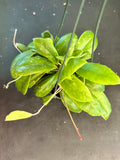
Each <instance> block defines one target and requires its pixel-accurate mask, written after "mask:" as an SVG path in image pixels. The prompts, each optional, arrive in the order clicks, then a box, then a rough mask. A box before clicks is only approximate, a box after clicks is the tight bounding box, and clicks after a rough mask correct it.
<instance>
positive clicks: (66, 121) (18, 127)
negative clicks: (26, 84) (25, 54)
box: [0, 0, 120, 160]
mask: <svg viewBox="0 0 120 160" xmlns="http://www.w3.org/2000/svg"><path fill="white" fill-rule="evenodd" d="M64 2H65V0H59V1H58V0H51V1H49V0H46V1H44V0H34V1H28V0H20V1H16V0H11V1H9V0H0V160H83V159H84V160H119V159H120V153H119V150H120V86H107V87H106V94H107V96H108V98H109V100H110V102H111V105H112V114H111V116H110V118H109V119H108V120H107V121H104V120H103V119H102V118H100V117H91V116H89V115H88V114H86V113H83V112H82V113H81V114H72V115H73V118H74V120H75V122H76V124H77V126H78V128H79V131H80V133H81V135H82V138H83V140H82V141H80V140H79V138H78V136H77V134H76V132H75V130H74V127H73V125H72V123H71V120H70V118H69V116H68V114H67V111H66V110H65V108H64V106H63V104H62V103H61V102H60V101H59V100H53V101H52V102H51V103H50V104H49V105H48V106H46V108H44V109H43V110H42V112H41V114H40V115H38V116H36V117H33V118H30V119H27V120H21V121H15V122H4V118H5V116H6V115H7V114H8V113H9V112H11V111H13V110H15V109H21V110H26V111H29V112H35V111H36V110H37V109H38V108H39V107H40V106H41V105H42V101H41V99H40V98H37V97H35V96H34V94H33V92H32V90H30V91H29V92H28V94H27V95H26V96H23V95H22V94H21V93H19V92H18V91H17V90H16V88H15V86H14V84H12V85H11V86H10V87H9V89H8V90H6V89H3V87H2V86H3V84H5V83H7V82H8V81H9V80H11V76H10V71H9V69H10V65H11V62H12V60H13V58H14V57H15V56H16V55H17V54H18V53H17V51H16V50H15V49H14V47H13V45H12V38H13V34H14V29H15V28H17V29H18V33H17V37H16V40H17V42H23V43H25V44H27V43H29V42H30V41H31V39H32V38H33V37H36V36H39V35H40V33H41V32H42V31H44V30H45V29H49V30H50V31H51V32H52V33H53V34H54V35H55V34H56V33H57V27H58V25H59V23H60V18H61V16H62V13H63V9H64V6H63V3H64ZM79 3H80V2H79V0H75V1H72V2H71V5H70V7H69V11H68V15H67V17H66V22H65V25H64V27H63V30H62V33H63V34H64V33H68V32H71V31H72V27H73V22H74V21H75V16H76V14H77V9H78V8H79V5H78V4H79ZM100 5H101V1H99V0H96V1H92V0H86V5H85V8H84V11H83V15H82V17H81V19H80V22H79V26H78V28H77V31H76V33H77V34H78V35H80V34H81V33H82V32H83V31H84V30H86V29H90V30H93V31H94V26H95V22H96V17H97V14H98V11H99V8H100ZM33 12H36V14H35V15H33V14H34V13H33ZM119 26H120V1H119V0H116V1H114V0H109V1H108V4H107V6H106V9H105V12H104V16H103V19H102V21H101V25H100V30H99V33H98V40H99V47H98V49H97V51H96V55H95V62H100V63H102V64H106V65H107V66H109V67H111V68H112V69H113V70H114V71H115V72H117V73H118V75H120V45H119V43H120V31H119V28H120V27H119Z"/></svg>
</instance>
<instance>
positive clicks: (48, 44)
mask: <svg viewBox="0 0 120 160" xmlns="http://www.w3.org/2000/svg"><path fill="white" fill-rule="evenodd" d="M33 42H34V45H35V47H36V49H37V50H38V52H39V54H40V55H42V56H44V57H46V58H48V59H49V60H50V61H51V62H53V63H55V64H57V63H58V60H57V58H56V56H58V53H57V50H56V49H55V47H54V45H53V41H52V40H51V39H50V38H45V39H44V38H34V39H33Z"/></svg>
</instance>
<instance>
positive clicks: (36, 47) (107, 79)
mask: <svg viewBox="0 0 120 160" xmlns="http://www.w3.org/2000/svg"><path fill="white" fill-rule="evenodd" d="M71 37H72V38H71ZM93 42H94V45H93ZM97 45H98V39H97V38H96V37H95V35H94V33H93V32H92V31H90V30H87V31H85V32H83V33H82V34H81V36H79V37H78V36H77V35H76V34H75V33H74V32H73V33H67V34H65V35H63V36H62V37H58V36H57V38H54V37H53V35H52V34H51V33H50V32H49V31H48V30H47V31H44V32H43V33H41V36H40V37H36V38H33V41H32V42H31V43H29V44H28V45H27V46H25V45H24V44H21V43H17V44H16V48H17V49H18V50H19V52H20V53H19V54H18V55H17V56H16V57H15V59H14V60H13V62H12V65H11V76H12V77H13V78H14V79H15V80H13V81H15V84H16V88H17V89H18V90H19V91H20V92H21V93H22V94H23V95H25V94H26V93H27V91H28V89H29V88H31V87H34V94H35V96H37V97H41V98H42V100H43V106H42V107H41V108H40V109H39V110H38V111H37V112H36V113H29V112H26V111H20V110H16V111H13V112H11V113H10V114H9V115H7V116H6V118H5V121H13V120H19V119H25V118H29V117H32V116H35V115H37V114H39V113H40V111H41V110H42V108H43V107H45V106H47V105H48V103H49V102H50V101H51V100H52V99H53V98H59V99H60V100H61V101H62V103H63V105H64V106H65V107H66V109H67V111H68V113H69V115H70V118H71V120H72V122H73V124H74V126H75V128H76V131H77V132H78V130H77V127H76V125H75V123H74V121H73V118H72V116H71V114H70V111H71V112H75V113H81V112H82V111H83V112H86V113H88V114H89V115H91V116H101V117H102V118H104V119H105V120H107V119H108V117H109V116H110V113H111V104H110V102H109V100H108V98H107V96H106V95H105V93H104V91H105V85H117V84H120V77H119V76H118V75H117V74H116V73H115V72H113V71H112V70H111V69H110V68H109V67H107V66H105V65H102V64H99V63H93V62H91V61H90V59H91V58H92V52H93V51H94V52H95V50H96V48H97ZM66 53H67V56H66ZM8 85H9V83H8ZM7 87H8V86H7ZM78 135H79V132H78Z"/></svg>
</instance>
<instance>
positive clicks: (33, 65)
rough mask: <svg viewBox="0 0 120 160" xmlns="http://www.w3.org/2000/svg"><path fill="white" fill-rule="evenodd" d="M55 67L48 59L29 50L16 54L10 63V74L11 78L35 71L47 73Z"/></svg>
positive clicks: (34, 72)
mask: <svg viewBox="0 0 120 160" xmlns="http://www.w3.org/2000/svg"><path fill="white" fill-rule="evenodd" d="M56 68H57V67H56V66H55V65H54V64H52V63H51V62H50V61H49V60H47V59H46V58H43V57H41V56H39V55H35V52H32V51H31V50H29V51H26V52H23V53H22V54H19V55H17V56H16V58H15V59H14V60H13V62H12V65H11V74H12V77H13V78H17V77H19V76H27V75H31V74H36V73H39V74H43V73H47V72H49V71H51V70H53V69H56Z"/></svg>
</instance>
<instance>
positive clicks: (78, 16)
mask: <svg viewBox="0 0 120 160" xmlns="http://www.w3.org/2000/svg"><path fill="white" fill-rule="evenodd" d="M84 3H85V0H82V2H81V4H80V8H79V11H78V15H77V18H76V21H75V25H74V28H73V32H72V35H71V38H70V41H69V44H68V48H67V52H66V55H65V58H64V61H63V64H62V67H61V70H60V72H59V76H58V80H57V83H56V87H55V91H56V90H57V87H58V83H59V80H60V77H61V74H62V71H63V68H64V65H65V61H66V58H67V56H68V52H69V48H70V45H71V42H72V39H73V36H74V34H75V31H76V28H77V25H78V21H79V19H80V15H81V14H82V9H83V7H84Z"/></svg>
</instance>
